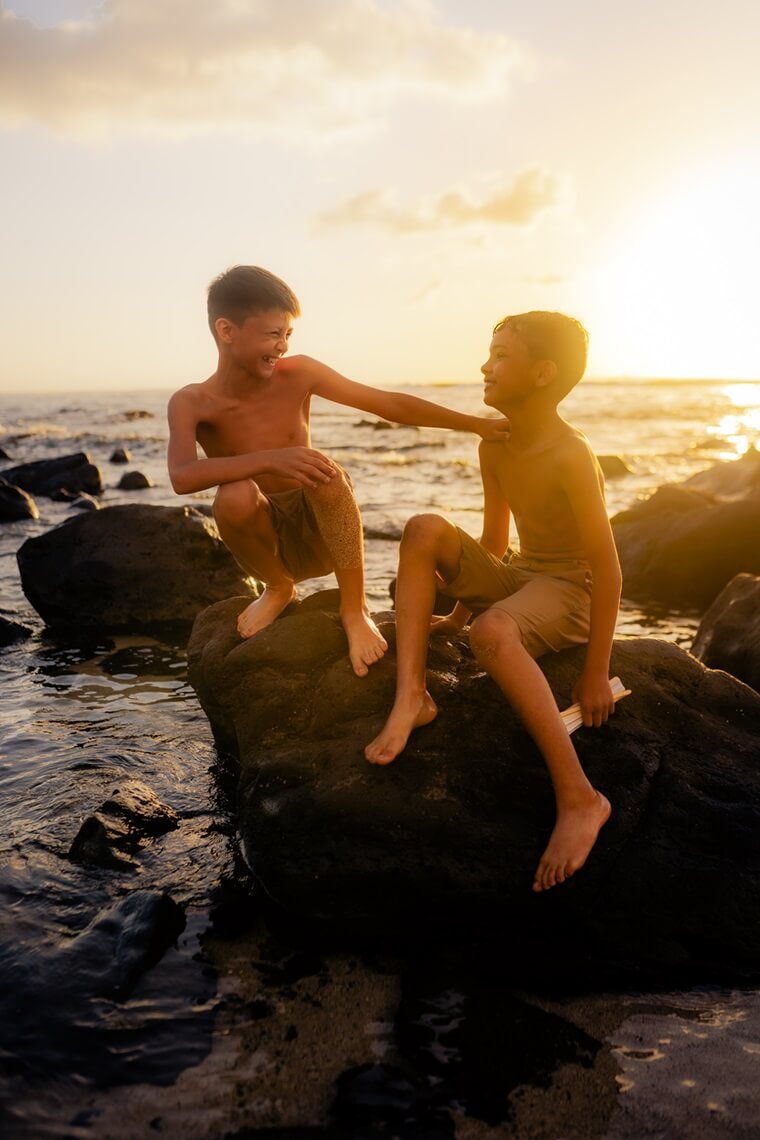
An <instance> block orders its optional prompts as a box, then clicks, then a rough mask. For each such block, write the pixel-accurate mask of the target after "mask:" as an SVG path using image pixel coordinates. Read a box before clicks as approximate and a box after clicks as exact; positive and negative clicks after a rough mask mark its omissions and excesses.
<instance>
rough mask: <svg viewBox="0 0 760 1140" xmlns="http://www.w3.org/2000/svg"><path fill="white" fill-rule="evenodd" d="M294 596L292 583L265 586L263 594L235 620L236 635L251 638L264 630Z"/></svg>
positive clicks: (294, 590) (294, 589) (294, 591)
mask: <svg viewBox="0 0 760 1140" xmlns="http://www.w3.org/2000/svg"><path fill="white" fill-rule="evenodd" d="M295 596H296V588H295V586H294V585H293V583H292V582H288V583H286V584H285V585H284V586H265V587H264V593H263V594H262V595H261V597H260V598H257V599H256V601H255V602H251V604H250V606H246V608H245V609H244V610H243V612H242V613H241V615H240V617H239V618H238V620H237V628H238V633H239V634H240V636H241V637H253V635H254V633H258V632H259V631H260V630H262V629H265V628H266V627H267V626H268V625H270V624H271V623H272V622H273V621H274V619H275V618H276V617H277V616H278V615H279V614H281V613H282V611H283V610H284V609H285V607H286V606H289V605H290V603H291V602H292V601H293V599H294V598H295Z"/></svg>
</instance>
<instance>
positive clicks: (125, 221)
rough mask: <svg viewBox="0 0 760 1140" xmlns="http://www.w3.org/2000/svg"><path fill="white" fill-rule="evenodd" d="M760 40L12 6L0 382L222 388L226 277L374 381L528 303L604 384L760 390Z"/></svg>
mask: <svg viewBox="0 0 760 1140" xmlns="http://www.w3.org/2000/svg"><path fill="white" fill-rule="evenodd" d="M758 45H760V4H758V3H756V0H721V2H720V3H716V2H715V0H639V2H638V3H636V4H632V3H625V4H623V3H622V2H619V0H572V2H569V0H530V2H525V3H522V4H517V3H513V2H512V0H467V2H466V3H465V2H464V0H461V2H455V0H259V2H257V0H214V2H213V3H199V2H198V0H104V2H103V3H100V4H97V3H93V2H92V0H4V2H3V3H0V165H1V168H2V177H1V179H0V187H1V193H2V213H1V215H0V217H1V221H0V251H1V256H0V282H1V285H2V309H1V313H2V316H1V317H0V321H1V325H0V390H2V391H5V392H24V391H33V390H38V391H69V390H79V389H90V388H101V389H107V388H118V389H123V388H152V387H176V386H178V385H181V384H183V383H187V382H189V381H194V380H199V379H203V378H204V377H205V376H207V375H208V374H209V373H210V372H212V371H213V368H214V364H215V353H214V347H213V342H212V340H211V337H210V335H209V332H208V329H207V327H206V323H205V290H206V286H207V284H208V282H209V280H210V279H211V278H212V277H213V276H214V275H215V274H216V273H218V272H219V271H221V270H222V269H224V268H226V267H228V266H230V265H232V264H235V263H236V262H248V263H252V264H257V265H263V266H266V267H267V268H269V269H271V270H272V271H273V272H275V273H277V274H279V275H280V276H282V277H284V278H285V279H286V280H287V281H288V282H289V284H290V285H291V286H292V288H293V289H294V290H295V292H296V293H297V294H298V296H299V298H300V300H301V304H302V307H303V311H304V315H303V317H302V318H301V320H300V321H299V322H298V325H297V328H296V332H295V336H294V341H293V346H292V350H293V351H296V352H298V351H301V352H306V353H308V354H310V355H312V356H316V357H318V358H320V359H322V360H325V361H326V362H327V363H329V364H332V365H333V366H334V367H336V368H338V369H339V370H340V371H342V372H344V373H346V374H347V375H349V376H352V377H353V378H355V379H359V380H364V381H367V382H369V383H373V384H378V385H385V386H391V385H393V384H400V383H406V382H426V381H432V380H466V379H469V378H473V379H475V378H477V377H478V368H479V365H480V364H481V362H482V360H483V359H484V356H485V354H486V349H487V345H488V341H489V336H490V328H491V327H492V325H493V324H494V323H495V321H496V320H498V319H499V318H500V317H501V316H503V315H504V314H506V313H508V312H520V311H523V310H526V309H531V308H541V309H563V310H565V311H568V312H571V313H573V314H574V315H576V316H578V317H579V318H580V319H581V320H583V321H584V323H585V324H586V325H587V327H588V329H589V331H590V335H591V351H590V359H589V374H590V375H593V376H683V377H689V376H691V377H708V376H714V377H725V378H737V379H748V378H752V379H756V378H758V377H760V314H759V309H760V306H759V305H758V301H757V294H758V285H757V276H758V272H760V270H759V268H758V267H759V266H760V220H759V219H758V205H757V204H758V202H760V126H759V124H760V67H759V66H758V63H757V55H758Z"/></svg>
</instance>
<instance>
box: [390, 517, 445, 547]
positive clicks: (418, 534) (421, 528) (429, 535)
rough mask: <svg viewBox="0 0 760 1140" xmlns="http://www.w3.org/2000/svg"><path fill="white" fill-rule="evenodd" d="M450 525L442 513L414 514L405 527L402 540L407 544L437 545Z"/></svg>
mask: <svg viewBox="0 0 760 1140" xmlns="http://www.w3.org/2000/svg"><path fill="white" fill-rule="evenodd" d="M448 525H449V524H448V523H447V522H446V519H444V518H441V516H440V515H412V517H411V518H410V519H408V520H407V523H406V525H405V527H404V533H403V535H402V538H401V541H402V542H403V543H406V544H407V545H408V544H410V543H413V544H414V545H415V546H427V545H430V546H435V545H436V544H437V543H438V542H439V540H440V539H441V537H442V536H443V534H444V533H445V530H446V527H447V526H448Z"/></svg>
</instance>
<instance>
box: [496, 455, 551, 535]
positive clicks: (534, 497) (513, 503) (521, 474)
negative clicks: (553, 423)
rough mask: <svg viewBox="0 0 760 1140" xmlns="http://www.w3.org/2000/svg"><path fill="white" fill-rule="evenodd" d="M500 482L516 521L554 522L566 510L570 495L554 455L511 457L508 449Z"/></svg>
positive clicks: (500, 472) (499, 478) (501, 464)
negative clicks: (521, 519) (548, 519)
mask: <svg viewBox="0 0 760 1140" xmlns="http://www.w3.org/2000/svg"><path fill="white" fill-rule="evenodd" d="M504 450H505V454H504V456H503V457H502V460H501V462H500V464H499V469H498V472H497V478H498V481H499V486H500V488H501V491H502V494H503V496H504V498H505V500H506V502H507V503H508V504H509V508H510V510H511V511H512V513H513V514H514V516H515V518H517V519H519V518H530V517H532V518H536V519H538V518H545V519H546V518H552V517H554V516H556V515H557V514H558V513H559V514H561V513H564V512H566V510H567V503H568V500H567V495H566V493H565V489H564V487H563V485H562V481H561V478H560V473H559V469H558V465H557V462H556V459H555V457H553V456H552V454H551V452H543V453H542V454H538V455H534V456H531V455H530V454H528V455H521V454H519V453H517V454H514V453H511V452H510V450H509V448H508V446H507V447H505V449H504Z"/></svg>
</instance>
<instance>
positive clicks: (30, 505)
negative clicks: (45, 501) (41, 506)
mask: <svg viewBox="0 0 760 1140" xmlns="http://www.w3.org/2000/svg"><path fill="white" fill-rule="evenodd" d="M39 517H40V512H39V510H38V509H37V504H36V503H35V501H34V499H33V498H32V496H31V495H30V494H29V492H28V491H25V490H24V489H23V488H22V487H17V486H15V484H13V483H9V482H8V480H7V479H4V478H2V477H0V522H19V521H20V520H22V519H38V518H39Z"/></svg>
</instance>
